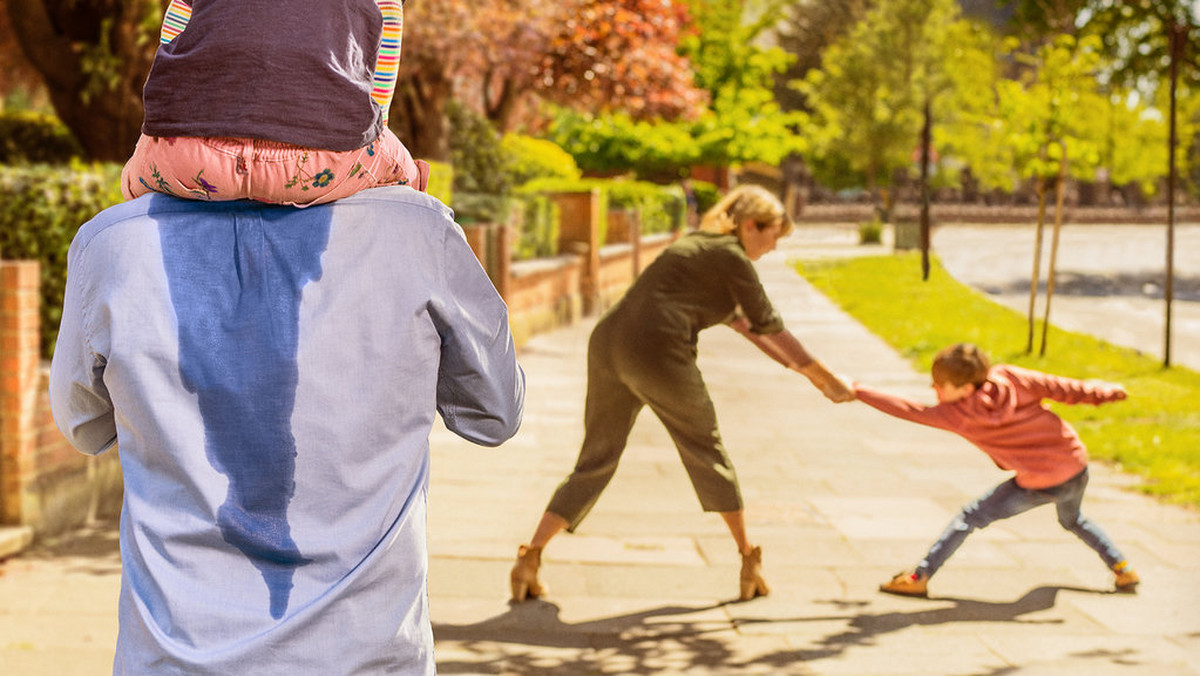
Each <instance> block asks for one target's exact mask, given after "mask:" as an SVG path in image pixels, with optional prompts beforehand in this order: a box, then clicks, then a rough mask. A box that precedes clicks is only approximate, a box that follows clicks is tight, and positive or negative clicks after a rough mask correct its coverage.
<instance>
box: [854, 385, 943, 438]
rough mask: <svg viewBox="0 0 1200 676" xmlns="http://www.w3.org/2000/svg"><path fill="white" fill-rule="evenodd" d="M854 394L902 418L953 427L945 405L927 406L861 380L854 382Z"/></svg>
mask: <svg viewBox="0 0 1200 676" xmlns="http://www.w3.org/2000/svg"><path fill="white" fill-rule="evenodd" d="M854 395H855V397H856V398H857V399H858V400H859V401H861V402H863V403H864V404H866V405H868V406H870V407H872V408H875V409H878V410H880V411H883V412H884V413H886V414H888V415H890V416H894V417H896V418H900V419H901V420H907V421H909V422H915V423H918V424H921V425H928V426H929V427H936V428H938V429H953V425H952V424H951V422H950V419H949V416H948V415H947V414H948V411H947V409H946V407H945V406H942V405H937V406H926V405H925V404H921V403H918V402H915V401H911V400H909V399H905V398H904V397H898V396H896V395H894V394H888V393H886V392H881V391H879V390H876V389H873V388H871V387H868V386H866V385H863V384H862V383H859V382H855V383H854Z"/></svg>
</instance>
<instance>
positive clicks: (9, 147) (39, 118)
mask: <svg viewBox="0 0 1200 676" xmlns="http://www.w3.org/2000/svg"><path fill="white" fill-rule="evenodd" d="M82 156H83V148H81V147H80V145H79V142H78V141H76V140H75V137H74V136H72V135H71V132H70V131H68V130H67V127H66V126H65V125H64V124H63V123H62V122H59V121H58V118H57V117H54V116H53V115H46V114H43V113H35V112H32V111H24V110H23V111H9V112H5V113H0V164H69V163H70V162H71V161H72V160H77V159H79V158H80V157H82Z"/></svg>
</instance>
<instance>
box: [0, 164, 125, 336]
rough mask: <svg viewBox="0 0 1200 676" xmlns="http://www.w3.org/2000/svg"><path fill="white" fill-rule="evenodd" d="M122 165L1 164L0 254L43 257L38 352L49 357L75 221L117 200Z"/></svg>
mask: <svg viewBox="0 0 1200 676" xmlns="http://www.w3.org/2000/svg"><path fill="white" fill-rule="evenodd" d="M120 180H121V167H120V165H116V164H95V165H84V164H81V163H78V162H76V163H74V164H72V165H70V166H69V167H54V166H48V165H29V166H21V167H5V166H0V255H3V256H4V258H6V259H9V260H36V261H38V262H39V263H41V282H42V289H41V291H42V307H41V323H42V354H43V355H45V356H46V358H49V357H50V356H51V354H52V353H53V351H54V341H55V339H56V338H57V336H58V323H59V320H60V319H61V318H62V298H63V291H64V290H65V289H66V284H67V250H68V249H69V248H70V246H71V239H72V238H74V237H75V232H76V231H77V230H79V226H81V225H83V224H84V223H86V222H87V221H89V220H91V218H92V217H93V216H95V215H96V214H97V213H99V212H100V211H102V210H104V209H106V208H108V207H110V206H112V205H114V204H117V203H118V202H120V201H121V189H120Z"/></svg>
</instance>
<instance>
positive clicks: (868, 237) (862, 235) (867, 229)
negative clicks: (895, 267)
mask: <svg viewBox="0 0 1200 676" xmlns="http://www.w3.org/2000/svg"><path fill="white" fill-rule="evenodd" d="M882 241H883V223H881V222H880V221H879V219H878V218H876V219H873V220H870V221H865V222H863V223H859V224H858V243H859V244H879V243H880V242H882Z"/></svg>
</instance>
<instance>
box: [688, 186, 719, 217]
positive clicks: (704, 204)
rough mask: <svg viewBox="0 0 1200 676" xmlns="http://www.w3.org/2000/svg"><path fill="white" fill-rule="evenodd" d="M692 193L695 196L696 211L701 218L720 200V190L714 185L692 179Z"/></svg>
mask: <svg viewBox="0 0 1200 676" xmlns="http://www.w3.org/2000/svg"><path fill="white" fill-rule="evenodd" d="M692 192H693V193H695V194H696V211H697V212H699V214H700V215H701V216H703V215H704V212H706V211H708V210H709V209H711V208H712V207H713V205H714V204H716V203H717V202H719V201H720V200H721V189H720V188H718V187H717V184H716V183H709V182H708V181H697V180H696V179H692Z"/></svg>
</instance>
